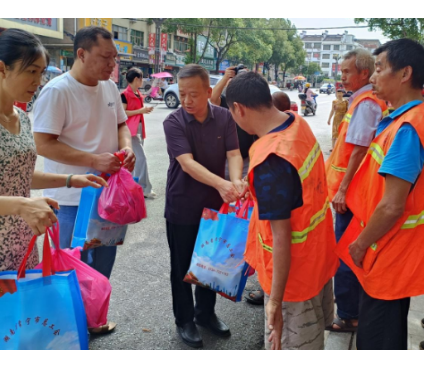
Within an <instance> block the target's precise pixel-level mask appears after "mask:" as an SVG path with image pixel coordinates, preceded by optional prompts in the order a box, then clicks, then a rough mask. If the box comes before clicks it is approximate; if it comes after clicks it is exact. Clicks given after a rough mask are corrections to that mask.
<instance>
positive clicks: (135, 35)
mask: <svg viewBox="0 0 424 369" xmlns="http://www.w3.org/2000/svg"><path fill="white" fill-rule="evenodd" d="M131 43H132V44H133V45H135V46H141V47H143V46H144V32H141V31H136V30H134V29H132V30H131Z"/></svg>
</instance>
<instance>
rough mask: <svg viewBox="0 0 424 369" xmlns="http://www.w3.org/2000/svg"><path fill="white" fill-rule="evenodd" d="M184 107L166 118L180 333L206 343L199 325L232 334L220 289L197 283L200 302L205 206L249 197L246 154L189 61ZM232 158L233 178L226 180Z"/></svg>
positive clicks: (182, 85) (181, 82)
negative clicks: (198, 256)
mask: <svg viewBox="0 0 424 369" xmlns="http://www.w3.org/2000/svg"><path fill="white" fill-rule="evenodd" d="M178 90H179V95H180V100H181V108H179V109H177V110H175V111H174V112H173V113H171V114H170V115H169V116H168V117H167V118H166V119H165V121H164V122H163V127H164V131H165V138H166V143H167V147H168V154H169V159H170V165H169V170H168V179H167V186H166V203H165V218H166V233H167V238H168V244H169V248H170V252H171V287H172V304H173V309H174V316H175V323H176V325H177V332H178V334H179V336H180V337H181V339H182V340H183V342H184V343H186V344H187V345H189V346H191V347H202V346H203V341H202V338H201V336H200V333H199V331H198V330H197V327H196V324H197V325H200V326H203V327H205V328H207V329H208V330H210V331H211V332H212V333H214V334H216V335H218V336H220V337H228V336H230V335H231V332H230V329H229V328H228V326H227V325H226V324H225V323H224V322H222V321H221V320H220V319H219V318H218V317H217V316H216V314H215V303H216V293H215V292H214V291H212V290H209V289H206V288H202V287H200V286H196V288H195V295H196V306H194V303H193V292H192V287H191V285H190V284H188V283H186V282H184V277H185V274H186V273H187V270H188V268H189V266H190V261H191V258H192V255H193V250H194V245H195V242H196V237H197V233H198V230H199V224H200V219H201V215H202V212H203V209H204V208H210V209H215V210H219V209H220V207H221V206H222V203H223V202H226V203H230V202H233V201H236V200H237V199H239V198H241V197H242V196H244V193H245V184H244V183H243V182H242V180H241V178H242V168H243V159H242V157H241V154H240V150H239V145H238V140H237V133H236V124H235V122H234V120H233V119H232V118H231V114H230V112H229V111H228V110H227V109H223V108H220V107H218V106H214V105H212V104H209V102H208V99H209V98H210V97H211V94H212V89H211V87H210V80H209V74H208V72H207V71H206V69H204V68H202V67H201V66H199V65H197V64H188V65H186V66H184V67H183V68H182V69H181V70H180V72H179V74H178ZM226 160H228V166H229V171H230V178H231V182H230V181H227V180H225V179H224V175H225V162H226Z"/></svg>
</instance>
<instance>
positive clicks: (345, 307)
mask: <svg viewBox="0 0 424 369" xmlns="http://www.w3.org/2000/svg"><path fill="white" fill-rule="evenodd" d="M352 217H353V214H352V212H351V211H350V210H349V209H348V210H347V212H346V213H344V214H338V213H336V240H337V242H339V240H340V238H341V237H342V236H343V233H344V232H345V231H346V228H347V227H348V226H349V223H350V221H351V219H352ZM360 290H361V288H360V284H359V282H358V278H356V275H355V273H353V272H352V270H351V269H350V268H349V267H348V266H347V265H346V264H345V263H344V262H343V260H340V266H339V269H338V270H337V273H336V275H335V276H334V296H335V297H336V302H337V315H338V316H339V318H340V319H358V316H359V295H360Z"/></svg>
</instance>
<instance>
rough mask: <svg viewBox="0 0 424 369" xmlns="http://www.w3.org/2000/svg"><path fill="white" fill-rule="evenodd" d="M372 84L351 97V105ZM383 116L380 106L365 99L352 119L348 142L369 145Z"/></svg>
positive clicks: (347, 137) (348, 130) (347, 135)
mask: <svg viewBox="0 0 424 369" xmlns="http://www.w3.org/2000/svg"><path fill="white" fill-rule="evenodd" d="M371 89H372V86H371V85H370V84H369V85H366V86H364V87H362V88H361V89H359V90H358V91H356V92H355V93H354V94H353V95H352V96H351V97H350V98H349V106H350V105H351V104H352V102H353V100H354V99H355V98H356V97H357V96H359V95H360V94H362V93H363V92H366V91H370V90H371ZM382 116H383V112H382V111H381V108H380V106H379V105H378V104H377V103H376V102H375V101H372V100H364V101H362V102H360V103H359V104H358V106H357V107H356V109H355V110H354V112H353V114H352V118H351V119H350V123H349V127H348V129H347V133H346V143H350V144H353V145H357V146H364V147H368V146H369V145H371V142H372V140H373V139H374V135H375V131H376V129H377V126H378V123H379V122H380V120H381V118H382Z"/></svg>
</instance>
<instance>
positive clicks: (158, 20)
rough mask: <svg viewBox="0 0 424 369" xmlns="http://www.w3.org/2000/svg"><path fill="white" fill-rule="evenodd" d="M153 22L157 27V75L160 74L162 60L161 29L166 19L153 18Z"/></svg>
mask: <svg viewBox="0 0 424 369" xmlns="http://www.w3.org/2000/svg"><path fill="white" fill-rule="evenodd" d="M152 20H153V22H155V25H156V42H155V44H156V45H155V73H159V72H160V66H159V60H160V54H161V49H160V36H161V27H162V24H163V22H165V20H166V18H152Z"/></svg>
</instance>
